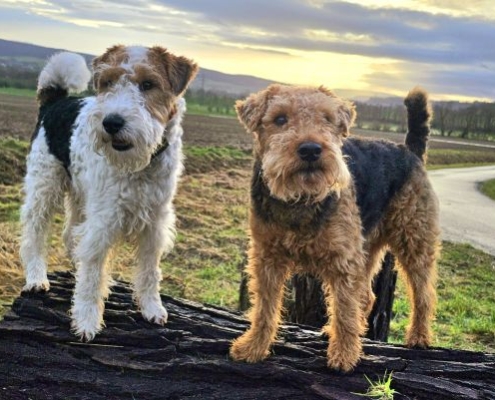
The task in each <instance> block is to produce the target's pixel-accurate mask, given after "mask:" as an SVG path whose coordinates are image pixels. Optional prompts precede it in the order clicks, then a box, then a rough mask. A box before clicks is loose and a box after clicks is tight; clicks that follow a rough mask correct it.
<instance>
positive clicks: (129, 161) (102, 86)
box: [91, 45, 198, 172]
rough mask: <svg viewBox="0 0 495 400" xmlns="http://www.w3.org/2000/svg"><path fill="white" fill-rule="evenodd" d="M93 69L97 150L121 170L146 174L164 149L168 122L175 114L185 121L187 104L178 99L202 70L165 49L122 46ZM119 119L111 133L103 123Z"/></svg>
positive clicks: (93, 116)
mask: <svg viewBox="0 0 495 400" xmlns="http://www.w3.org/2000/svg"><path fill="white" fill-rule="evenodd" d="M93 70H94V75H93V85H94V87H95V89H96V91H97V96H96V106H95V108H94V109H93V113H92V117H91V132H92V134H93V135H94V137H93V138H92V139H93V142H94V147H95V151H96V152H98V153H101V154H103V155H104V156H105V157H106V158H107V160H108V162H109V163H110V164H112V165H114V166H115V167H117V168H119V169H121V170H124V171H126V172H135V171H139V170H142V169H143V168H145V167H146V166H147V165H148V164H149V163H150V160H151V157H152V155H153V153H154V152H155V151H156V150H157V148H158V147H159V146H160V145H161V143H162V141H163V137H164V134H165V130H166V129H167V124H169V122H170V121H172V120H173V119H174V117H175V116H177V117H179V118H178V119H179V120H180V119H181V118H182V115H177V114H181V113H180V112H179V113H178V111H179V110H178V109H179V108H180V107H183V108H184V107H185V105H184V104H183V103H184V101H183V100H179V98H180V96H181V95H182V94H183V92H184V91H185V90H186V88H187V86H188V84H189V82H190V81H191V80H192V79H193V78H194V76H195V75H196V73H197V70H198V67H197V65H196V64H195V63H194V62H192V61H191V60H189V59H187V58H185V57H178V56H175V55H173V54H171V53H169V52H168V51H167V50H166V49H164V48H161V47H151V48H146V47H138V46H131V47H124V46H121V45H119V46H114V47H112V48H110V49H108V50H107V52H106V53H105V54H103V55H102V56H100V57H97V58H95V60H94V61H93ZM181 101H182V102H181ZM115 115H117V116H118V117H119V118H121V119H122V120H123V121H124V124H123V126H122V128H121V129H120V130H119V131H118V132H117V133H114V134H110V133H108V132H107V130H106V129H105V127H104V124H103V123H104V121H105V118H108V117H109V116H115ZM179 122H180V121H179ZM169 129H170V128H168V129H167V130H169ZM122 148H124V149H125V150H122ZM119 149H120V151H119Z"/></svg>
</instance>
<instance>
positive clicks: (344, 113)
mask: <svg viewBox="0 0 495 400" xmlns="http://www.w3.org/2000/svg"><path fill="white" fill-rule="evenodd" d="M318 90H319V91H320V92H322V93H324V94H326V95H327V96H329V97H332V98H334V99H336V100H338V101H339V103H340V104H339V105H338V106H337V116H338V118H339V126H340V128H341V129H342V135H343V136H344V137H347V136H349V133H350V129H351V127H352V125H353V124H354V121H355V119H356V107H355V105H354V103H352V102H350V101H347V100H344V99H341V98H340V97H338V96H337V95H336V94H335V93H334V92H332V91H331V90H329V89H327V88H326V87H324V86H320V87H319V88H318Z"/></svg>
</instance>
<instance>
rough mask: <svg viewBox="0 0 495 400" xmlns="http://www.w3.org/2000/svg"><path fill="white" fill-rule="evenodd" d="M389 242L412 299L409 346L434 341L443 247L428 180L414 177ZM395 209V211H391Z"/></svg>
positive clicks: (394, 217)
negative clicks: (437, 281) (437, 280)
mask: <svg viewBox="0 0 495 400" xmlns="http://www.w3.org/2000/svg"><path fill="white" fill-rule="evenodd" d="M394 209H396V210H398V211H397V212H396V213H395V214H394V215H392V218H390V221H392V222H391V227H390V228H389V231H390V232H392V234H391V235H390V237H389V243H390V247H391V250H392V253H393V254H394V255H395V256H396V257H397V260H398V261H399V266H400V271H401V272H402V275H405V278H406V281H407V289H408V294H409V298H410V301H411V317H410V324H409V326H408V328H407V333H406V344H407V345H408V346H409V347H427V346H429V345H430V344H431V340H432V333H431V327H430V325H431V321H432V319H433V317H434V314H435V306H436V289H435V286H436V278H437V271H436V259H437V257H438V252H439V250H440V242H439V237H440V228H439V222H438V202H437V200H436V198H435V195H434V193H433V191H432V189H431V185H430V184H429V183H428V181H427V180H424V179H419V180H414V179H413V180H412V182H411V184H410V185H408V187H406V188H405V189H404V191H403V194H402V195H401V197H399V199H398V202H397V203H396V205H395V206H394ZM392 212H394V211H392Z"/></svg>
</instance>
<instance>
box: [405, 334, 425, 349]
mask: <svg viewBox="0 0 495 400" xmlns="http://www.w3.org/2000/svg"><path fill="white" fill-rule="evenodd" d="M430 345H431V334H430V333H428V332H426V333H421V332H416V331H413V330H410V331H408V332H407V334H406V346H407V347H410V348H413V347H416V348H421V349H426V348H427V347H430Z"/></svg>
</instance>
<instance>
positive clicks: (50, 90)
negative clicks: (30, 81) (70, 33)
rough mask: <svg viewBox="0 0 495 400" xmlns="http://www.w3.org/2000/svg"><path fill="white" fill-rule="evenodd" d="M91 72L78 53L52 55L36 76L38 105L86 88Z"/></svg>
mask: <svg viewBox="0 0 495 400" xmlns="http://www.w3.org/2000/svg"><path fill="white" fill-rule="evenodd" d="M90 79H91V72H90V71H89V69H88V66H87V65H86V60H85V59H84V57H82V56H81V55H79V54H76V53H70V52H61V53H57V54H55V55H53V56H52V57H51V58H50V59H49V60H48V63H47V64H46V65H45V67H44V68H43V70H42V71H41V73H40V75H39V77H38V90H37V98H38V102H39V103H40V106H44V105H45V104H48V103H52V102H54V101H56V100H58V99H60V98H63V97H67V96H68V95H69V92H76V93H77V92H82V91H84V90H86V89H87V87H88V82H89V80H90Z"/></svg>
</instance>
